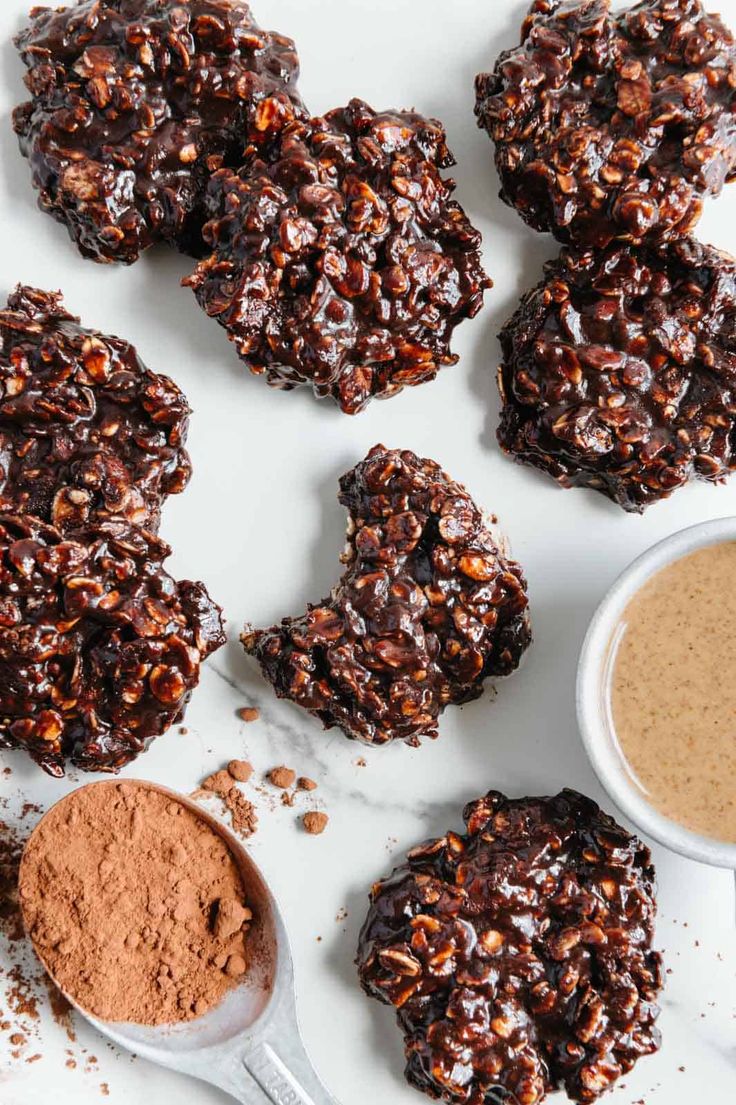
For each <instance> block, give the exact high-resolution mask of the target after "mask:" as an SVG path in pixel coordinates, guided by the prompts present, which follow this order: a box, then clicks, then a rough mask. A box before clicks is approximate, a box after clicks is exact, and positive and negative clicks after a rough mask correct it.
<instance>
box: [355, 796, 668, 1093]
mask: <svg viewBox="0 0 736 1105" xmlns="http://www.w3.org/2000/svg"><path fill="white" fill-rule="evenodd" d="M464 818H465V821H466V824H467V833H466V834H465V835H460V834H458V833H454V832H448V833H447V834H446V836H444V837H442V838H441V839H439V840H433V841H429V842H428V843H426V844H424V845H422V846H421V847H419V848H415V849H414V851H412V852H410V853H409V857H408V861H407V862H406V863H405V864H404V865H402V866H401V867H398V868H397V869H396V870H395V871H394V872H393V874H392V875H391V876H390V877H389V878H388V879H386V880H384V881H383V882H379V883H377V884H376V885H375V886H374V887H373V891H372V894H371V907H370V911H369V913H368V918H367V920H366V923H365V925H364V926H363V930H362V933H361V936H360V947H359V953H358V965H359V969H360V978H361V982H362V984H363V987H364V989H365V990H366V992H367V993H368V994H370V995H371V996H372V997H375V998H378V1000H379V1001H382V1002H385V1003H387V1004H390V1005H393V1006H395V1007H396V1009H397V1017H398V1022H399V1025H400V1027H401V1030H402V1031H403V1033H404V1036H405V1040H406V1056H407V1060H408V1063H407V1067H406V1077H407V1079H408V1081H409V1082H410V1083H412V1085H414V1086H416V1088H417V1089H420V1090H424V1091H425V1092H426V1093H428V1094H429V1095H430V1096H431V1097H442V1099H443V1100H445V1101H448V1102H457V1103H458V1105H492V1103H493V1105H501V1103H503V1102H506V1103H508V1105H536V1103H537V1102H540V1101H542V1099H543V1098H544V1097H545V1095H546V1094H547V1093H548V1092H551V1091H552V1090H555V1089H558V1088H560V1087H564V1088H565V1090H566V1091H567V1093H568V1094H569V1095H570V1097H572V1098H573V1099H575V1100H576V1101H583V1102H590V1101H593V1100H595V1099H596V1098H597V1097H598V1095H599V1094H601V1093H602V1092H603V1091H604V1090H606V1089H608V1088H609V1087H610V1086H611V1085H612V1084H613V1083H614V1082H615V1081H616V1079H617V1078H618V1077H619V1076H620V1075H621V1074H623V1073H624V1072H626V1071H628V1070H630V1069H631V1067H632V1066H633V1065H634V1063H635V1062H636V1061H637V1059H639V1058H640V1057H641V1056H643V1055H648V1054H650V1053H651V1052H654V1051H656V1050H657V1048H658V1046H659V1033H658V1032H657V1029H656V1028H655V1025H654V1022H655V1020H656V1017H657V1013H658V1008H657V1005H656V1001H657V996H658V994H659V991H660V989H661V986H662V964H661V957H660V956H659V954H658V953H657V952H655V951H652V934H653V925H654V915H655V909H656V903H655V881H654V869H653V868H652V866H651V857H650V854H649V850H648V849H647V848H646V847H645V846H644V845H643V844H641V843H640V842H639V841H638V840H637V839H636V838H635V837H632V836H630V835H629V834H628V833H627V832H626V831H625V830H624V829H622V828H621V826H620V825H617V824H616V822H615V821H614V820H613V819H612V818H611V817H609V816H607V815H606V814H604V813H602V812H601V810H600V809H599V808H598V806H597V805H596V804H595V803H594V802H592V801H591V800H590V799H588V798H585V797H583V796H582V795H580V794H577V793H575V792H574V791H571V790H564V791H562V792H561V793H560V794H558V795H557V796H556V797H554V798H522V799H509V798H506V797H504V795H502V794H499V793H498V792H497V791H491V792H490V793H489V794H488V795H487V796H486V797H485V798H481V799H480V800H479V801H477V802H472V803H471V804H470V805H468V806H467V807H466V809H465V811H464Z"/></svg>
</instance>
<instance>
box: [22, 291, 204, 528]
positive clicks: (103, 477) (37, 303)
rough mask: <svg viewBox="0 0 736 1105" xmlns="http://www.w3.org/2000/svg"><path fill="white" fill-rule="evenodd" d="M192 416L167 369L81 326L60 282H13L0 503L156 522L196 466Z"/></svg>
mask: <svg viewBox="0 0 736 1105" xmlns="http://www.w3.org/2000/svg"><path fill="white" fill-rule="evenodd" d="M188 417H189V407H188V405H187V402H186V399H185V398H184V396H183V395H182V393H181V392H180V391H179V389H178V387H177V386H176V384H174V382H173V381H172V380H170V379H169V378H168V377H167V376H157V375H155V374H154V373H153V372H149V370H148V369H147V368H146V367H145V366H144V365H143V364H142V363H141V361H140V359H139V357H138V355H137V353H136V351H135V349H134V348H133V347H132V346H131V345H129V344H128V343H127V342H125V341H122V340H121V339H120V338H114V337H106V336H104V335H102V334H99V333H97V332H96V331H94V330H86V329H84V328H83V327H82V326H81V325H80V322H79V319H78V318H75V317H74V315H71V314H69V312H68V311H66V310H65V308H64V306H63V303H62V297H61V295H60V294H58V293H56V294H55V293H52V292H42V291H39V290H38V289H36V288H28V287H19V288H17V289H16V291H15V292H14V293H13V295H11V296H10V298H9V299H8V305H7V307H6V308H5V309H4V310H2V311H0V511H5V512H11V513H25V514H33V515H36V516H38V517H39V518H41V519H42V520H43V521H46V522H51V523H53V524H54V525H55V526H56V527H57V528H59V529H61V530H64V531H69V530H71V529H74V528H76V527H78V526H80V525H85V524H87V523H88V522H89V521H95V520H97V521H99V520H104V519H105V518H107V517H111V516H120V517H123V518H126V519H127V520H128V521H129V522H135V523H137V524H140V525H144V526H146V528H148V529H150V530H155V529H156V528H157V527H158V523H159V515H160V510H161V505H162V503H163V500H164V499H165V498H166V496H167V495H171V494H176V493H178V492H180V491H182V490H183V489H184V488H185V487H186V485H187V482H188V480H189V477H190V474H191V469H190V463H189V456H188V454H187V453H186V451H185V449H184V441H185V439H186V433H187V425H188Z"/></svg>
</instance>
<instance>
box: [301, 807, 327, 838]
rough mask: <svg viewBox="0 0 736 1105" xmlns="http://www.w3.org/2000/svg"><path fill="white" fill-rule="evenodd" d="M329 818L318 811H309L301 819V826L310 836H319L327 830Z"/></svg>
mask: <svg viewBox="0 0 736 1105" xmlns="http://www.w3.org/2000/svg"><path fill="white" fill-rule="evenodd" d="M329 820H330V819H329V817H328V816H327V814H326V813H322V812H320V811H319V810H310V811H309V812H308V813H305V814H304V816H303V817H302V824H303V825H304V828H305V829H306V831H307V832H308V833H309V835H310V836H321V834H322V833H323V832H324V831H325V829H326V828H327V825H328V823H329Z"/></svg>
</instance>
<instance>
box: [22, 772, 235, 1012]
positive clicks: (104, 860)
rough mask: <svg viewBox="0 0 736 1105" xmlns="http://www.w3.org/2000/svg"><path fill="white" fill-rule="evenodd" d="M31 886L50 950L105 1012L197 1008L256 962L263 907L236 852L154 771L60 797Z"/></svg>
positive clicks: (26, 908)
mask: <svg viewBox="0 0 736 1105" xmlns="http://www.w3.org/2000/svg"><path fill="white" fill-rule="evenodd" d="M19 893H20V902H21V907H22V910H23V915H24V919H25V922H26V926H27V928H28V931H29V933H30V935H31V938H32V940H33V944H34V947H35V949H36V951H37V953H38V955H39V957H40V958H41V960H42V962H43V963H44V965H45V966H46V967H47V969H48V970H49V972H50V973H51V974H52V975H53V976H54V978H55V979H56V981H57V982H58V983H59V985H60V986H61V988H62V989H63V990H64V991H66V992H67V993H68V994H69V995H70V996H71V997H72V998H73V999H74V1000H75V1001H76V1002H77V1003H78V1004H79V1005H80V1006H82V1008H84V1009H86V1010H88V1011H89V1012H90V1013H92V1014H94V1015H95V1016H97V1017H100V1018H101V1019H103V1020H111V1021H132V1022H136V1023H139V1024H147V1025H160V1024H173V1023H176V1022H181V1021H187V1020H191V1019H193V1018H194V1017H198V1016H201V1015H202V1014H203V1013H206V1012H207V1011H208V1010H209V1009H212V1008H213V1007H214V1006H216V1005H217V1004H218V1003H219V1002H220V1001H221V1000H222V999H223V998H224V997H225V995H226V993H227V992H228V990H229V989H231V988H232V986H234V985H235V984H236V983H237V981H238V979H239V978H241V977H242V975H243V974H244V973H245V971H246V970H247V962H248V957H247V933H248V928H249V924H250V921H251V917H252V914H251V912H250V909H249V908H248V905H247V903H246V900H245V890H244V886H243V882H242V879H241V876H240V872H239V870H238V867H237V864H236V862H235V859H234V858H233V856H232V853H231V852H230V850H229V849H228V847H227V845H226V844H225V842H224V841H223V840H222V838H221V837H220V836H218V835H217V833H216V832H214V830H213V829H211V828H210V827H209V825H207V824H206V823H205V822H204V821H203V820H201V819H200V818H198V817H197V816H196V815H195V814H194V813H193V812H192V811H190V810H189V809H188V808H187V807H185V806H183V805H182V804H181V803H180V802H177V801H174V800H173V799H171V798H169V797H168V796H167V795H165V794H162V793H161V792H159V791H157V790H155V789H153V788H151V787H149V786H147V785H146V784H145V783H132V782H126V783H97V784H93V785H92V786H88V787H83V788H82V789H81V790H78V791H75V792H73V793H72V794H71V795H69V796H68V797H67V798H65V799H64V800H62V801H61V802H60V803H59V804H58V805H57V806H55V807H54V808H53V809H52V810H51V811H50V812H49V813H48V814H47V815H46V817H45V818H44V819H43V821H42V823H41V824H40V825H39V827H38V829H37V830H36V832H35V833H34V834H33V836H32V837H31V839H30V841H29V843H28V846H27V848H26V851H25V854H24V857H23V862H22V864H21V871H20V884H19ZM235 922H239V923H235Z"/></svg>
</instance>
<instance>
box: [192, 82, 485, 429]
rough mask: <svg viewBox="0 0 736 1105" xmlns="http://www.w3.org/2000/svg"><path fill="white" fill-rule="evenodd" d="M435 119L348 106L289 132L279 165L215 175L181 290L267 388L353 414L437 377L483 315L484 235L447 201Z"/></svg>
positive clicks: (446, 160) (442, 145) (449, 190)
mask: <svg viewBox="0 0 736 1105" xmlns="http://www.w3.org/2000/svg"><path fill="white" fill-rule="evenodd" d="M445 137H446V136H445V131H444V128H443V126H442V125H441V123H439V122H438V121H437V120H436V119H427V118H424V117H423V116H421V115H417V114H415V113H413V112H408V111H386V112H376V111H374V110H373V109H372V108H371V107H369V106H368V104H366V103H364V102H363V101H361V100H351V101H350V103H349V104H348V105H347V106H346V107H340V108H336V109H335V110H334V111H330V112H329V113H328V114H327V115H325V116H324V117H323V118H317V119H311V120H301V119H299V120H296V121H294V122H293V123H290V124H289V125H288V126H287V127H286V128H285V130H284V132H283V135H282V138H281V143H280V146H279V150H278V154H277V155H276V156H275V157H273V158H272V159H270V160H269V159H261V158H259V156H258V154H257V152H256V153H254V154H253V155H252V156H251V157H250V159H249V160H246V163H245V166H244V167H243V168H242V169H240V170H239V171H238V172H233V171H232V170H230V169H223V170H221V171H219V172H217V173H215V174H214V176H213V177H212V179H211V181H210V184H209V188H208V192H207V203H208V209H209V214H210V219H211V221H210V222H208V223H207V225H206V226H205V228H204V231H203V235H204V239H205V241H206V243H207V245H208V246H209V248H210V250H211V255H210V256H209V257H207V258H205V259H204V260H203V261H201V262H200V264H199V266H198V268H197V269H196V270H195V272H194V274H193V275H192V276H191V277H189V278H188V279H187V280H185V281H184V283H185V284H188V285H189V286H191V287H192V288H193V289H194V292H195V294H196V296H197V299H198V301H199V303H200V305H201V306H202V308H203V309H204V310H205V311H206V312H207V314H208V315H210V316H211V317H213V318H215V319H216V320H217V321H218V322H219V323H220V325H222V326H223V327H224V328H225V330H226V331H227V333H228V336H229V338H230V340H231V341H232V342H234V344H235V346H236V348H237V350H238V353H239V355H240V357H241V358H242V360H243V361H244V362H245V364H246V365H247V366H248V367H249V368H250V370H251V371H252V372H253V373H255V374H257V375H264V376H265V378H266V380H267V382H268V383H269V384H271V385H272V386H273V387H277V388H280V389H282V390H291V389H293V388H295V387H299V386H304V385H311V387H312V389H313V391H314V393H315V395H316V396H318V397H319V398H324V397H328V396H329V397H331V398H332V399H334V401H335V402H336V403H337V404H338V405H339V406H340V408H341V409H342V410H343V411H344V412H345V413H347V414H355V413H356V412H358V411H360V410H362V409H363V408H364V407H365V406H366V404H367V403H368V402H369V401H370V400H371V399H372V398H388V397H389V396H392V395H395V394H396V393H397V392H399V391H401V389H402V388H404V387H408V386H414V385H417V384H422V383H424V382H425V381H428V380H432V379H434V377H435V376H436V375H437V372H438V371H439V369H440V368H441V367H442V366H443V365H453V364H456V363H457V360H458V357H457V355H456V354H454V353H452V351H451V340H452V335H453V331H454V329H455V327H456V326H457V324H458V323H459V322H461V321H462V320H463V319H465V318H472V317H473V316H475V315H476V314H477V313H478V311H479V310H480V309H481V306H482V304H483V295H484V292H485V289H486V288H488V287H490V285H491V281H490V280H489V279H488V278H487V277H486V275H485V273H484V271H483V268H482V264H481V255H480V242H481V237H480V234H479V232H478V231H477V230H476V229H475V228H474V227H473V226H472V225H471V224H470V222H469V220H468V218H467V216H466V214H465V212H464V211H463V209H462V208H461V207H460V205H459V204H458V203H457V202H456V201H455V200H454V199H452V198H451V197H452V194H453V192H454V190H455V183H454V181H452V180H451V179H448V178H443V176H442V174H441V170H442V169H444V168H446V167H448V166H450V165H453V164H454V158H453V157H452V155H451V154H450V152H449V150H448V149H447V145H446V141H445Z"/></svg>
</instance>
